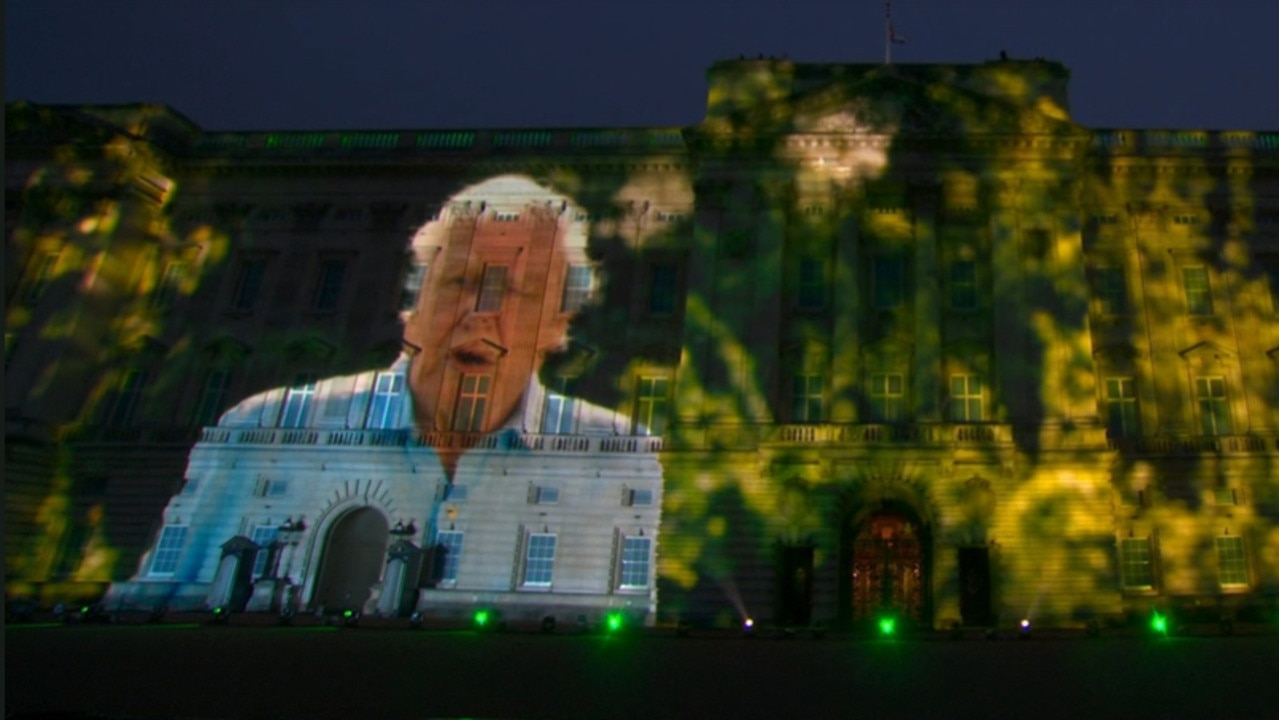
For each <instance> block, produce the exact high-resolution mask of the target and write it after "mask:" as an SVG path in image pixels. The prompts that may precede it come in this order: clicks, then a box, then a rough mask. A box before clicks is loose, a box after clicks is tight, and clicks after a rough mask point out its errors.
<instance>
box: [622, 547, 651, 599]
mask: <svg viewBox="0 0 1279 720" xmlns="http://www.w3.org/2000/svg"><path fill="white" fill-rule="evenodd" d="M652 557H653V539H652V538H646V537H629V536H628V537H624V538H622V562H621V568H620V572H619V573H618V574H619V576H620V577H619V582H618V585H619V586H620V587H622V588H645V587H648V576H649V572H650V570H651V565H652Z"/></svg>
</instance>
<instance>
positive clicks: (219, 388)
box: [195, 370, 231, 427]
mask: <svg viewBox="0 0 1279 720" xmlns="http://www.w3.org/2000/svg"><path fill="white" fill-rule="evenodd" d="M230 391H231V373H230V372H228V371H226V370H214V371H212V372H210V373H209V374H208V375H206V376H205V378H204V388H203V389H202V390H201V392H200V404H199V405H198V406H197V407H196V410H195V424H196V427H209V426H211V425H217V424H218V418H219V417H221V416H222V411H223V410H225V409H226V405H227V396H228V395H229V394H230Z"/></svg>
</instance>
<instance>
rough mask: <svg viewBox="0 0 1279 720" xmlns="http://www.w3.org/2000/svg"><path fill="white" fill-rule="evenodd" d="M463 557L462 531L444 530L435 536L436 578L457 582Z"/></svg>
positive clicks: (440, 580)
mask: <svg viewBox="0 0 1279 720" xmlns="http://www.w3.org/2000/svg"><path fill="white" fill-rule="evenodd" d="M461 558H462V533H460V532H455V531H452V530H449V531H442V532H440V533H439V534H438V535H437V536H436V538H435V579H436V580H437V581H439V582H447V583H452V582H457V567H458V563H459V561H460V560H461Z"/></svg>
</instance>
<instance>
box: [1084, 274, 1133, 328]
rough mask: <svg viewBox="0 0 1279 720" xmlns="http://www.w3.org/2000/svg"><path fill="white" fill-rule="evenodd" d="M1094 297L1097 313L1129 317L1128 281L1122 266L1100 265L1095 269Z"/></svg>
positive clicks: (1093, 275)
mask: <svg viewBox="0 0 1279 720" xmlns="http://www.w3.org/2000/svg"><path fill="white" fill-rule="evenodd" d="M1092 277H1093V296H1094V297H1095V298H1096V303H1097V305H1096V307H1097V313H1098V314H1099V315H1106V316H1120V315H1127V314H1128V312H1129V310H1128V279H1127V276H1126V275H1125V274H1124V268H1123V266H1121V265H1098V266H1096V267H1094V268H1093V272H1092Z"/></svg>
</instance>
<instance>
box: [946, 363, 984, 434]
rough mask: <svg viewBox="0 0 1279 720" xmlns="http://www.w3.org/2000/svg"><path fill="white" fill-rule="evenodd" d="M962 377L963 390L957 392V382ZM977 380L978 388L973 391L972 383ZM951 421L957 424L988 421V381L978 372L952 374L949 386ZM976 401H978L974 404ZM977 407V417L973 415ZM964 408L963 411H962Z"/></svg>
mask: <svg viewBox="0 0 1279 720" xmlns="http://www.w3.org/2000/svg"><path fill="white" fill-rule="evenodd" d="M960 379H962V380H963V382H964V388H963V391H962V392H956V391H955V388H956V385H955V382H956V381H957V380H960ZM974 381H976V383H977V384H978V389H977V390H976V391H975V393H974V391H973V389H972V385H973V382H974ZM948 399H949V401H950V412H949V413H947V414H948V415H949V417H950V422H952V423H956V424H974V423H983V422H986V383H985V380H984V378H983V377H982V376H981V375H979V374H977V373H952V374H951V376H950V387H949V398H948ZM974 403H976V404H975V405H974ZM974 407H975V408H976V410H977V412H976V417H972V415H973V414H974V413H973V412H972V410H973V408H974ZM960 408H962V412H961V411H960ZM961 415H962V417H961Z"/></svg>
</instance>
